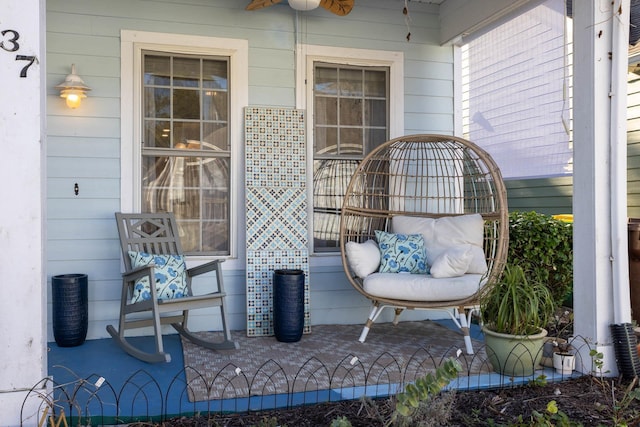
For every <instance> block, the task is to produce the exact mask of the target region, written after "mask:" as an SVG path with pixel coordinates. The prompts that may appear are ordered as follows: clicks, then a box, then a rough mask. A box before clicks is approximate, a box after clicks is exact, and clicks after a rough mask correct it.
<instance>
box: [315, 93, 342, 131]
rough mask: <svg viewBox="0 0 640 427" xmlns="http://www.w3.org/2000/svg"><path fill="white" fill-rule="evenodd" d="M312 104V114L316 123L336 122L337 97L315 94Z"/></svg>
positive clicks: (331, 123)
mask: <svg viewBox="0 0 640 427" xmlns="http://www.w3.org/2000/svg"><path fill="white" fill-rule="evenodd" d="M314 105H315V106H314V110H313V114H314V119H315V122H316V124H319V125H337V124H338V98H327V97H323V96H317V97H316V99H315V103H314Z"/></svg>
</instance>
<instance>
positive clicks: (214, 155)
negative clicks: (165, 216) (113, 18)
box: [120, 30, 249, 266]
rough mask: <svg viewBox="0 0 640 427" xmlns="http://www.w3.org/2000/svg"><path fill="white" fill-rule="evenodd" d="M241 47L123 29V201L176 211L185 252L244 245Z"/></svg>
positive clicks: (142, 208)
mask: <svg viewBox="0 0 640 427" xmlns="http://www.w3.org/2000/svg"><path fill="white" fill-rule="evenodd" d="M248 52H249V46H248V41H247V40H244V39H230V38H218V37H207V36H195V35H187V34H168V33H155V32H145V31H132V30H122V32H121V55H122V60H121V70H122V74H121V75H122V78H121V85H120V86H121V93H120V95H121V104H120V105H121V112H122V114H121V145H120V147H121V181H120V182H121V185H120V189H121V207H120V209H121V210H122V211H123V212H154V211H155V212H160V211H172V212H174V213H175V215H176V218H177V220H178V226H179V228H180V230H179V231H180V236H181V240H182V244H183V246H184V250H185V252H186V254H187V255H190V256H192V259H197V258H202V257H204V258H210V257H228V258H238V259H240V258H241V257H240V255H241V253H240V254H239V251H242V250H243V248H244V246H243V242H238V233H239V232H238V227H239V226H242V221H243V220H242V218H241V217H239V216H238V213H239V212H242V209H243V206H244V205H243V200H240V198H239V197H238V194H241V186H242V179H241V177H240V175H239V173H240V172H239V171H240V170H241V163H240V161H241V158H240V156H239V154H240V153H241V152H242V146H243V145H242V144H243V140H242V138H243V132H242V124H243V117H244V107H245V106H246V105H247V103H248V81H249V78H248V62H249V61H248V57H249V55H248ZM230 265H234V266H240V264H237V263H236V262H235V260H232V261H231V264H230Z"/></svg>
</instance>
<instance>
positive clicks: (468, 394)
mask: <svg viewBox="0 0 640 427" xmlns="http://www.w3.org/2000/svg"><path fill="white" fill-rule="evenodd" d="M629 384H630V382H629V381H623V380H618V379H611V378H608V379H600V378H593V377H589V376H585V377H581V378H577V379H572V380H567V381H563V382H562V383H555V384H546V385H528V386H523V387H514V388H509V389H501V390H482V391H464V392H451V393H449V392H447V393H445V394H444V395H442V396H441V397H439V398H438V399H435V400H434V401H433V402H431V403H430V404H429V405H426V410H425V413H423V414H422V415H419V416H417V417H416V419H414V420H413V421H411V422H410V423H408V424H406V425H411V426H514V425H515V426H529V425H549V426H552V425H572V426H573V425H584V426H624V425H627V426H630V427H631V426H640V400H638V399H631V398H630V397H631V396H632V394H631V393H629V392H628V391H627V388H628V386H629ZM633 390H640V389H636V388H634V389H633ZM625 398H628V399H629V401H628V402H625ZM551 400H555V401H556V403H557V407H558V409H559V410H560V411H562V412H563V413H564V414H566V416H567V419H568V420H569V421H571V422H572V424H558V423H553V424H534V423H533V419H534V418H532V414H533V413H534V411H537V412H539V413H545V411H546V408H547V404H548V403H549V402H550V401H551ZM627 403H628V404H627ZM392 412H393V402H392V401H391V400H390V399H380V400H375V401H362V400H356V401H342V402H332V403H326V404H319V405H311V406H303V407H296V408H291V409H280V410H272V411H264V412H255V413H249V414H231V415H215V416H214V415H212V416H210V417H208V418H207V417H199V418H198V417H184V418H176V419H173V420H169V421H168V422H166V423H164V424H162V425H163V426H170V427H193V426H262V427H268V426H269V427H270V426H273V427H275V426H289V427H294V426H295V427H307V426H309V427H316V426H330V425H331V422H332V421H333V420H335V419H337V418H339V417H346V418H347V419H348V420H349V421H350V422H351V425H352V426H354V427H358V426H361V427H372V426H384V425H385V424H386V423H387V422H388V420H389V419H390V416H391V414H392Z"/></svg>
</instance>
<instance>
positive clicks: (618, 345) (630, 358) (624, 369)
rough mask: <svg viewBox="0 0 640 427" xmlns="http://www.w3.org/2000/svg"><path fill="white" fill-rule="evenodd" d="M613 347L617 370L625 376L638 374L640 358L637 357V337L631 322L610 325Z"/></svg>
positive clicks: (632, 376) (631, 376)
mask: <svg viewBox="0 0 640 427" xmlns="http://www.w3.org/2000/svg"><path fill="white" fill-rule="evenodd" d="M611 337H612V338H613V349H614V351H615V355H616V362H617V364H618V370H619V371H620V373H622V376H623V377H625V378H634V377H637V376H639V375H640V359H639V358H638V349H637V347H636V346H637V344H638V341H637V338H636V336H635V333H634V332H633V325H632V324H631V323H616V324H613V325H611Z"/></svg>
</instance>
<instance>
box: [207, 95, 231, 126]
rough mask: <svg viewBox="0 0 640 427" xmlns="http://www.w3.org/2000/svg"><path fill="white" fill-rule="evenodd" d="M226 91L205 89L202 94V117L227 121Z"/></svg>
mask: <svg viewBox="0 0 640 427" xmlns="http://www.w3.org/2000/svg"><path fill="white" fill-rule="evenodd" d="M227 111H228V107H227V92H219V91H212V90H205V91H204V92H203V95H202V119H203V120H222V121H227V120H228V118H227Z"/></svg>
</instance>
